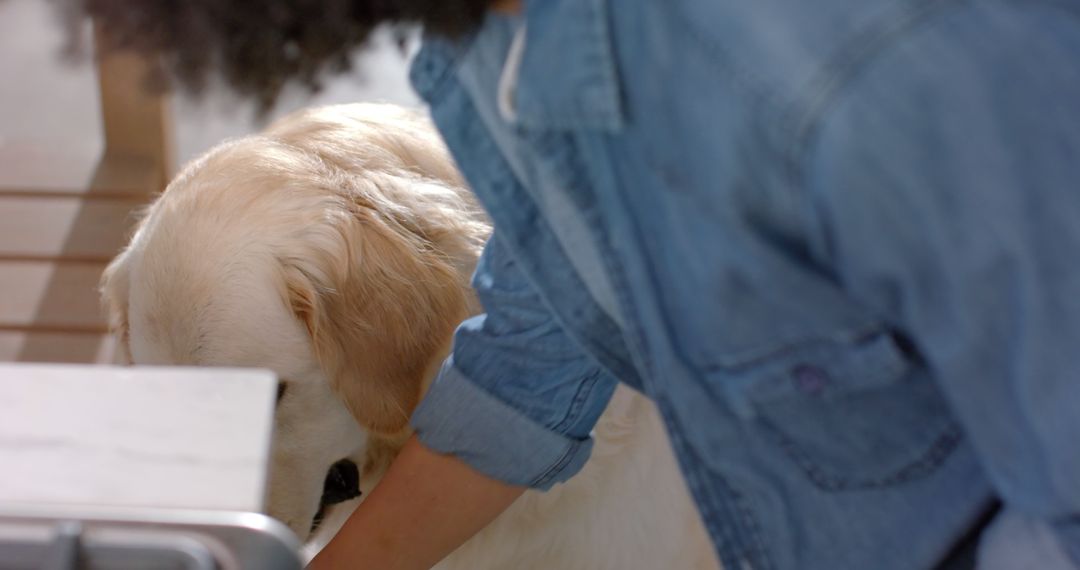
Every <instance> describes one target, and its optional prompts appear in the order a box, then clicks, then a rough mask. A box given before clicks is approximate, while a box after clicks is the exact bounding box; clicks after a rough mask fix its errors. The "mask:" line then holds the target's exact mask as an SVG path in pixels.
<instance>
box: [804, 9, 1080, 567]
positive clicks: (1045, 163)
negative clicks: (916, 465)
mask: <svg viewBox="0 0 1080 570" xmlns="http://www.w3.org/2000/svg"><path fill="white" fill-rule="evenodd" d="M974 6H975V5H970V6H969V7H972V9H970V10H957V11H955V12H949V13H948V14H946V15H943V16H942V17H941V18H939V19H938V20H934V21H931V22H927V23H926V24H925V25H924V27H922V28H920V29H919V30H917V31H916V32H913V34H914V35H913V36H912V37H911V38H910V40H908V41H906V42H904V43H901V44H899V45H896V46H894V47H893V48H892V49H888V50H884V51H883V52H881V53H880V54H879V57H878V58H877V59H876V60H875V61H874V62H873V64H872V65H867V66H866V67H865V68H862V69H860V70H859V73H858V74H857V76H856V77H855V78H854V79H853V81H852V82H851V83H850V84H849V85H848V86H847V88H846V89H845V90H844V91H843V92H842V93H839V94H838V95H837V96H836V98H835V99H834V101H833V102H832V105H831V107H830V108H829V109H828V111H827V113H826V114H825V116H824V117H823V120H822V122H821V123H820V125H819V129H818V131H817V132H816V138H815V139H814V141H813V147H812V149H810V152H808V153H807V154H806V156H805V158H806V159H807V160H806V161H805V162H804V163H803V164H804V168H805V171H804V172H805V179H804V181H805V188H806V190H807V191H808V195H809V196H810V197H812V198H813V200H815V201H816V207H817V211H818V213H819V218H820V220H821V224H820V227H821V228H823V229H822V231H821V235H822V239H821V242H820V244H819V245H820V249H819V251H820V253H821V255H822V256H823V257H824V258H827V259H828V260H830V262H831V265H832V266H833V267H834V268H835V270H836V273H835V274H836V278H837V279H838V281H839V282H841V283H842V284H843V286H844V287H845V288H846V289H848V290H849V291H851V292H852V293H853V294H854V295H855V296H856V297H857V298H859V299H860V300H862V301H863V302H865V303H867V304H868V305H870V306H873V307H875V308H877V309H879V310H880V311H881V313H882V314H883V315H888V316H890V317H892V319H893V322H894V323H895V326H896V328H897V329H898V331H900V332H901V333H903V334H906V335H907V337H908V338H909V339H910V340H911V344H912V346H913V347H914V348H915V349H916V351H917V353H918V355H919V356H920V357H921V358H922V359H923V360H924V361H925V362H926V364H927V366H928V367H929V368H930V369H931V370H932V371H933V372H934V373H935V376H936V377H937V378H938V380H939V383H940V386H941V388H942V390H943V392H944V394H945V395H946V397H947V398H948V400H949V402H950V404H951V406H952V408H953V410H954V411H955V413H956V415H957V417H958V418H959V420H960V421H961V423H962V425H963V427H964V430H965V432H966V434H967V435H968V436H969V437H970V440H971V442H972V443H973V445H974V447H975V449H976V450H977V452H978V454H979V456H980V459H981V462H982V464H983V466H984V467H985V469H986V472H987V475H988V476H989V479H990V481H991V482H992V483H993V485H994V487H995V488H996V490H997V491H998V493H999V495H1000V497H1001V498H1002V500H1003V501H1004V503H1005V512H1006V513H1007V514H1008V515H1009V516H1010V517H1013V518H1015V519H1016V520H1024V521H1027V522H1026V523H1025V524H1024V525H1023V528H1026V529H1032V530H1031V532H1028V533H1026V534H1025V533H1019V532H1010V533H999V534H1000V536H997V538H996V539H994V542H996V544H994V545H991V544H990V543H984V547H985V549H991V548H992V549H995V550H994V551H995V552H996V554H995V556H1002V555H1003V552H1004V551H1003V550H1002V548H1005V549H1013V550H1014V552H1012V553H1011V555H1012V556H1013V557H1014V558H1015V559H1017V560H1042V559H1046V560H1050V559H1059V558H1060V557H1058V556H1057V555H1056V554H1055V553H1054V552H1055V551H1061V552H1066V553H1068V556H1069V557H1071V559H1072V564H1074V565H1076V566H1077V567H1080V442H1078V440H1077V437H1078V435H1080V105H1078V102H1080V74H1078V73H1076V70H1077V67H1076V62H1077V57H1078V55H1080V21H1076V20H1071V19H1067V18H1060V17H1057V16H1055V14H1054V13H1053V12H1052V11H1045V10H1039V9H1030V10H1029V9H1026V8H1023V7H1019V6H1013V7H1004V5H1002V6H1000V7H997V8H995V9H996V10H1000V11H997V12H995V11H990V10H989V9H987V8H985V7H981V8H976V7H974ZM989 38H992V39H989ZM1066 68H1068V69H1069V70H1070V71H1069V72H1067V73H1066V72H1065V71H1064V70H1065V69H1066ZM1034 529H1042V530H1041V531H1040V532H1035V530H1034ZM1051 536H1052V537H1054V538H1048V537H1051ZM998 539H1005V542H1009V544H1008V545H1006V544H1005V542H1002V541H1001V540H998ZM1055 539H1056V542H1057V543H1056V544H1054V543H1053V540H1055ZM1048 540H1049V541H1050V542H1048ZM1037 550H1041V551H1040V552H1036V551H1037ZM988 551H989V550H985V552H988ZM1031 567H1034V566H1031ZM1040 567H1041V568H1048V569H1049V568H1051V566H1040ZM1052 567H1053V568H1066V567H1071V565H1065V566H1060V565H1059V566H1052Z"/></svg>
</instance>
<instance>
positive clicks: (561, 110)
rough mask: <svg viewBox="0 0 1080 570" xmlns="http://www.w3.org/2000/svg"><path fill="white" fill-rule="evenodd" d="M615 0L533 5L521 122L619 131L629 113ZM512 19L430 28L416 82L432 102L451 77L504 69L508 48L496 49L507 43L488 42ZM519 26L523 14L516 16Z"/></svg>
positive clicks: (519, 96) (521, 73)
mask: <svg viewBox="0 0 1080 570" xmlns="http://www.w3.org/2000/svg"><path fill="white" fill-rule="evenodd" d="M607 9H608V6H607V0H545V1H530V2H526V4H525V13H524V21H526V22H528V26H527V29H526V31H525V38H524V51H523V53H522V54H521V59H520V62H519V63H520V66H519V68H518V73H517V79H516V84H515V88H514V90H513V94H512V101H511V102H512V106H513V111H514V113H513V117H514V122H515V124H518V125H520V126H523V127H526V128H543V129H557V130H570V129H591V130H602V131H608V132H615V131H618V130H619V129H621V128H622V126H623V122H624V117H623V109H622V102H621V97H620V92H619V86H618V74H617V70H616V65H615V60H614V56H613V52H612V46H611V37H610V33H609V30H608V14H607ZM506 20H507V17H506V16H501V15H496V14H490V15H489V16H488V18H487V20H486V21H485V23H484V25H483V26H482V27H481V28H480V29H479V30H478V31H477V32H475V33H473V34H472V35H470V36H467V37H464V38H461V39H458V40H449V39H446V38H441V37H437V36H434V35H432V34H425V36H424V44H423V47H422V48H421V49H420V52H419V53H418V54H417V55H416V58H415V59H414V60H413V64H412V69H411V71H410V79H411V81H412V84H413V87H414V88H415V89H416V90H417V92H418V93H419V94H420V96H421V97H423V98H424V100H425V101H427V102H428V104H430V105H434V104H435V101H437V100H438V99H439V98H440V95H439V94H440V91H441V90H442V89H443V87H444V84H445V79H447V78H448V77H449V75H451V74H453V73H456V72H458V71H460V70H466V69H468V68H470V67H475V66H491V65H493V64H495V62H498V63H497V65H498V68H499V69H501V68H502V66H503V65H504V63H505V60H506V55H507V54H506V53H489V51H490V50H491V48H492V47H493V46H504V45H505V43H506V42H492V41H484V40H485V39H486V38H485V37H484V36H485V35H490V34H503V33H506V25H507V21H506ZM509 20H510V21H511V23H512V24H513V25H514V26H515V27H516V26H520V25H522V22H521V18H520V17H516V18H509Z"/></svg>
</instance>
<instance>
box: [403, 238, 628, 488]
mask: <svg viewBox="0 0 1080 570" xmlns="http://www.w3.org/2000/svg"><path fill="white" fill-rule="evenodd" d="M473 286H474V288H475V289H476V292H477V295H478V296H479V299H480V302H481V304H482V305H483V307H484V311H485V312H484V313H483V314H481V315H479V316H476V317H473V318H471V319H469V320H467V321H465V322H464V323H462V325H461V326H460V327H459V328H458V330H457V332H456V334H455V336H454V346H453V350H452V353H451V355H450V357H449V358H448V359H447V360H446V362H445V363H444V364H443V367H442V370H441V371H440V373H439V375H438V377H437V378H436V379H435V381H434V383H433V384H432V386H431V388H430V389H429V391H428V393H427V394H426V395H425V397H424V399H423V401H421V403H420V406H419V407H418V408H417V410H416V412H415V413H414V414H413V417H412V426H413V428H414V429H415V430H416V433H417V434H418V436H419V438H420V440H421V442H423V443H424V444H425V445H427V446H428V447H429V448H431V449H434V450H435V451H438V452H441V453H446V454H451V455H454V456H457V457H459V458H461V459H462V460H464V461H465V462H466V463H468V464H469V465H471V466H472V467H473V468H474V469H476V470H478V471H480V472H481V473H484V474H485V475H488V476H490V477H494V478H496V479H499V480H501V481H504V482H507V483H511V484H515V485H523V486H529V487H533V488H539V489H547V488H549V487H551V486H552V485H554V484H555V483H559V482H562V481H565V480H566V479H568V478H569V477H571V476H572V475H573V474H575V473H576V472H577V471H579V470H580V469H581V467H582V466H583V465H584V464H585V461H586V460H587V459H588V457H589V453H590V451H591V449H592V439H591V438H590V435H589V434H590V432H591V431H592V428H593V426H594V425H595V424H596V421H597V419H598V418H599V417H600V414H601V413H602V412H603V410H604V408H605V407H606V406H607V403H608V401H609V400H610V398H611V394H612V392H613V391H614V389H615V385H616V383H617V381H616V380H615V379H614V378H613V377H612V376H610V374H608V373H607V372H606V371H605V370H603V369H602V368H600V367H599V366H598V365H597V364H596V363H595V362H594V361H593V360H592V359H591V358H589V357H588V356H586V354H585V353H584V352H583V351H582V350H581V349H580V348H579V347H578V345H577V344H576V343H575V342H574V341H573V340H572V339H571V338H570V337H569V336H568V335H567V334H566V333H565V332H564V331H563V328H562V326H561V325H560V323H559V322H557V321H556V319H555V318H554V317H553V316H552V313H551V312H550V311H549V310H548V308H547V306H546V305H545V303H544V301H543V299H542V298H541V297H540V295H538V294H537V292H536V291H535V290H534V288H533V286H532V284H531V283H530V282H529V281H528V279H527V278H526V277H525V276H524V275H522V273H521V272H520V271H519V270H518V269H517V267H516V266H515V264H514V261H513V259H512V257H511V256H510V255H509V253H508V252H507V250H506V249H505V248H504V247H503V246H502V245H501V244H500V242H499V239H498V237H497V236H494V237H492V238H491V240H489V242H488V244H487V246H486V248H485V250H484V254H483V255H482V256H481V258H480V262H479V264H478V266H477V269H476V274H475V276H474V278H473Z"/></svg>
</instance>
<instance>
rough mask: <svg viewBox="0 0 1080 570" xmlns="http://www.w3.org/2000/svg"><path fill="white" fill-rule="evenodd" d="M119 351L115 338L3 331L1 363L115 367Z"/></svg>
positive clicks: (80, 334) (0, 339)
mask: <svg viewBox="0 0 1080 570" xmlns="http://www.w3.org/2000/svg"><path fill="white" fill-rule="evenodd" d="M115 349H116V340H115V338H114V337H113V336H112V335H102V334H96V333H61V332H26V331H0V362H52V363H63V364H112V363H113V362H114V353H115Z"/></svg>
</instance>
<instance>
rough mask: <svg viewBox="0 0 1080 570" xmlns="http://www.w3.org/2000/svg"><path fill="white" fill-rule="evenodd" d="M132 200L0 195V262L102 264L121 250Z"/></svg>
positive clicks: (131, 219)
mask: <svg viewBox="0 0 1080 570" xmlns="http://www.w3.org/2000/svg"><path fill="white" fill-rule="evenodd" d="M136 205H137V202H134V201H131V200H124V199H93V200H80V199H77V198H70V197H31V196H25V197H21V196H20V197H11V196H0V259H46V258H52V259H64V260H84V261H98V262H105V261H108V260H109V259H111V258H112V257H113V256H114V255H116V253H117V252H118V251H119V250H120V248H121V247H123V245H124V242H125V238H126V236H127V234H128V228H129V227H130V226H131V224H132V222H133V220H134V217H133V214H132V210H133V208H135V207H136Z"/></svg>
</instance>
